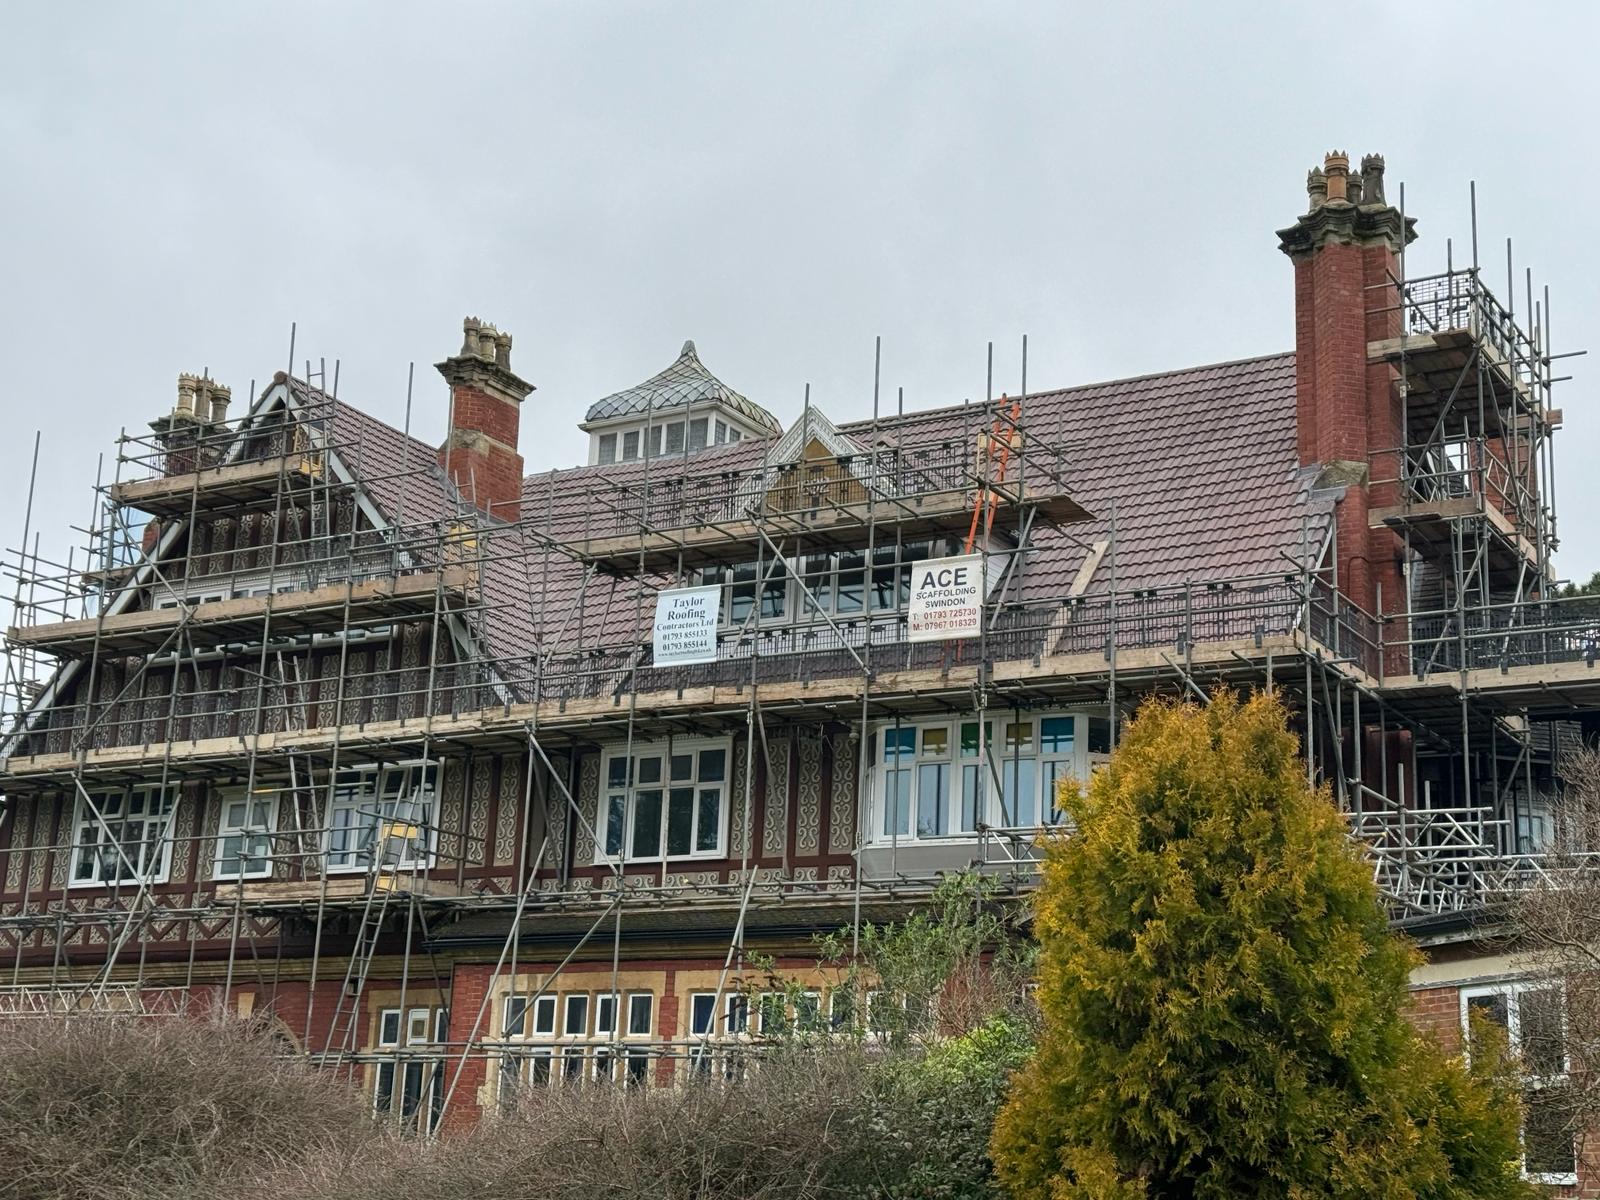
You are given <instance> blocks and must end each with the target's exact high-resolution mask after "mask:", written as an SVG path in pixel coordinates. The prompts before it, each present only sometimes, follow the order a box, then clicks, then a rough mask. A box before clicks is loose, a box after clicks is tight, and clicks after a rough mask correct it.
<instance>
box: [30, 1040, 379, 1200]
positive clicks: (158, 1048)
mask: <svg viewBox="0 0 1600 1200" xmlns="http://www.w3.org/2000/svg"><path fill="white" fill-rule="evenodd" d="M370 1137H371V1134H370V1122H369V1121H367V1120H366V1118H365V1110H364V1106H363V1105H362V1104H361V1101H360V1099H359V1098H358V1097H357V1096H356V1095H355V1094H354V1093H353V1092H352V1091H351V1090H350V1089H348V1088H344V1087H341V1086H338V1085H336V1084H334V1083H333V1082H332V1081H331V1080H330V1078H329V1077H328V1076H327V1075H326V1074H325V1073H317V1072H315V1071H313V1070H312V1069H310V1068H307V1067H303V1066H299V1065H297V1064H293V1063H289V1062H285V1061H283V1060H281V1059H279V1058H277V1057H275V1047H274V1043H273V1039H272V1036H271V1032H270V1030H269V1029H268V1028H267V1027H265V1026H264V1025H262V1024H259V1023H256V1024H249V1023H241V1022H238V1021H231V1020H229V1021H220V1022H219V1021H201V1020H190V1019H185V1018H181V1017H172V1018H149V1017H144V1018H135V1017H123V1016H103V1015H75V1016H71V1017H67V1018H55V1019H52V1018H33V1017H30V1018H12V1019H5V1020H0V1145H3V1150H0V1196H4V1197H7V1198H8V1200H51V1198H54V1197H69V1196H70V1197H73V1198H74V1200H81V1198H82V1197H85V1196H93V1197H95V1198H96V1200H134V1198H136V1197H137V1198H140V1200H144V1198H146V1197H157V1196H159V1197H190V1196H193V1197H199V1196H207V1197H209V1196H213V1195H216V1194H217V1193H218V1192H219V1191H220V1190H221V1188H222V1187H223V1185H224V1183H227V1184H229V1185H230V1186H231V1184H232V1183H233V1181H235V1180H237V1179H238V1178H240V1177H241V1176H242V1175H245V1174H248V1173H251V1172H255V1171H258V1170H261V1169H262V1168H263V1167H271V1166H277V1165H292V1164H294V1163H296V1162H299V1161H303V1160H305V1159H307V1158H318V1157H323V1156H330V1155H331V1156H334V1157H345V1156H348V1155H349V1154H351V1153H353V1151H354V1149H355V1147H356V1146H357V1145H358V1144H359V1143H361V1142H363V1141H367V1140H368V1139H370Z"/></svg>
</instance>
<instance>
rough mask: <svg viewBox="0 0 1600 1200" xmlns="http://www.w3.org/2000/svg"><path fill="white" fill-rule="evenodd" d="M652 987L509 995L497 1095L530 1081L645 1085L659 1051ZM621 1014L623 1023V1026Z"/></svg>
mask: <svg viewBox="0 0 1600 1200" xmlns="http://www.w3.org/2000/svg"><path fill="white" fill-rule="evenodd" d="M655 1003H656V998H655V994H654V993H653V992H642V991H632V992H624V993H621V994H618V993H614V992H609V991H600V992H593V993H590V992H566V993H564V994H562V995H561V996H559V997H557V996H556V995H553V994H552V995H541V996H537V997H526V996H511V997H508V998H507V999H506V1001H505V1005H504V1010H503V1012H504V1016H503V1024H502V1028H501V1034H502V1036H503V1038H504V1040H505V1043H506V1045H505V1047H504V1049H503V1050H502V1052H501V1056H500V1102H501V1105H502V1106H503V1107H506V1108H512V1107H515V1105H516V1098H517V1095H518V1094H519V1093H520V1092H522V1091H523V1090H524V1089H526V1088H530V1087H549V1086H551V1085H569V1086H578V1085H580V1084H601V1083H619V1084H622V1085H624V1086H627V1087H644V1086H647V1085H648V1084H649V1082H650V1064H651V1063H652V1062H653V1061H654V1060H655V1058H656V1056H657V1054H658V1053H659V1050H658V1049H656V1048H654V1047H652V1046H651V1045H649V1044H648V1043H649V1042H650V1040H651V1034H652V1032H653V1029H654V1015H655ZM619 1021H620V1026H619Z"/></svg>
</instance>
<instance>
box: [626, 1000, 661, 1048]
mask: <svg viewBox="0 0 1600 1200" xmlns="http://www.w3.org/2000/svg"><path fill="white" fill-rule="evenodd" d="M655 1003H656V998H655V996H654V995H653V994H651V993H650V992H633V993H631V994H630V995H629V996H628V1036H629V1037H649V1036H650V1033H651V1029H650V1018H651V1016H652V1015H653V1014H654V1012H655Z"/></svg>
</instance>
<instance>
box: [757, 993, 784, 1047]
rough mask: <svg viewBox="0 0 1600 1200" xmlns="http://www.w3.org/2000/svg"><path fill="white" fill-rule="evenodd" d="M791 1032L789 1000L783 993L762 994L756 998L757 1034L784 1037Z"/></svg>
mask: <svg viewBox="0 0 1600 1200" xmlns="http://www.w3.org/2000/svg"><path fill="white" fill-rule="evenodd" d="M788 1031H789V998H788V997H787V996H785V995H784V994H783V993H782V992H762V993H761V994H760V995H759V996H757V997H756V1032H757V1033H759V1034H760V1035H761V1036H762V1037H782V1036H783V1035H784V1034H785V1033H787V1032H788Z"/></svg>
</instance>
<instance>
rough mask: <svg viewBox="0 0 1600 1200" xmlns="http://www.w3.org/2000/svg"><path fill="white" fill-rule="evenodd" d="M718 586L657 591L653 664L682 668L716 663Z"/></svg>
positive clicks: (718, 607) (720, 600) (719, 590)
mask: <svg viewBox="0 0 1600 1200" xmlns="http://www.w3.org/2000/svg"><path fill="white" fill-rule="evenodd" d="M721 608H722V589H721V588H720V587H698V588H674V589H672V590H670V591H665V592H657V593H656V626H655V636H654V639H653V642H652V645H653V648H654V650H655V665H656V666H658V667H683V666H688V665H689V664H690V663H705V662H716V660H717V617H718V613H719V611H720V610H721Z"/></svg>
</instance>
